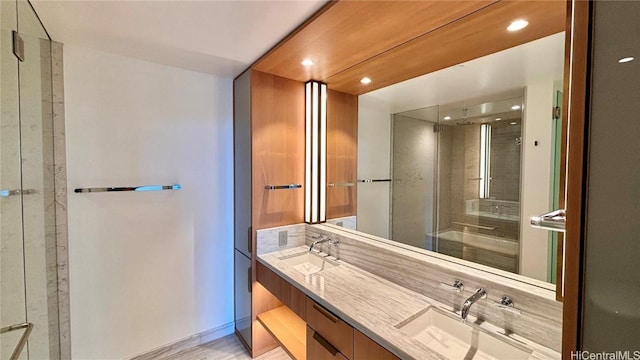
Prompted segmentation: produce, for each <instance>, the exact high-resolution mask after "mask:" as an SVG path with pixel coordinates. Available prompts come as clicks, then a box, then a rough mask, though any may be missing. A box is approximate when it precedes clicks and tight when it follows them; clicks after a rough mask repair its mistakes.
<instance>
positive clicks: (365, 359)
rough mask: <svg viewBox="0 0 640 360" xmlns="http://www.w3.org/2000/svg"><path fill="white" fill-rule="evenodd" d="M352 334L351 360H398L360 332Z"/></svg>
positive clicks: (355, 331)
mask: <svg viewBox="0 0 640 360" xmlns="http://www.w3.org/2000/svg"><path fill="white" fill-rule="evenodd" d="M353 333H354V334H353V360H400V358H399V357H397V356H395V355H393V354H392V353H391V352H390V351H389V350H387V349H385V348H383V347H382V346H380V345H379V344H378V343H376V342H375V341H373V340H371V339H369V338H368V337H367V336H365V335H364V334H363V333H361V332H360V331H358V330H354V332H353Z"/></svg>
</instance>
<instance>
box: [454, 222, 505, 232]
mask: <svg viewBox="0 0 640 360" xmlns="http://www.w3.org/2000/svg"><path fill="white" fill-rule="evenodd" d="M451 223H452V224H455V225H460V226H469V227H474V228H476V229H482V230H491V231H493V230H495V229H496V227H495V226H482V225H476V224H469V223H462V222H457V221H452V222H451Z"/></svg>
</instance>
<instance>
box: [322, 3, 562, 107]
mask: <svg viewBox="0 0 640 360" xmlns="http://www.w3.org/2000/svg"><path fill="white" fill-rule="evenodd" d="M565 8H566V3H565V2H564V1H501V2H498V3H495V4H493V5H491V6H489V7H486V8H484V9H482V10H480V11H477V12H475V13H473V14H470V15H468V16H466V17H464V18H461V19H459V20H457V21H455V22H453V23H450V24H448V25H447V26H445V27H442V28H439V29H437V30H435V31H432V32H430V33H427V34H424V35H422V36H420V37H418V38H416V39H414V40H412V41H410V42H407V43H405V44H403V45H401V46H398V47H396V48H394V49H392V50H389V51H387V52H385V53H382V54H379V55H377V56H375V57H373V58H370V59H368V60H366V61H364V62H361V63H360V64H358V65H356V66H353V67H351V68H349V69H346V70H345V71H343V72H341V73H338V74H336V75H333V76H331V77H329V78H326V79H323V80H324V81H325V82H326V83H327V84H328V86H329V88H331V89H334V90H337V91H341V92H346V93H349V94H355V95H360V94H363V93H366V92H369V91H372V90H375V89H379V88H383V87H385V86H389V85H392V84H395V83H398V82H400V81H404V80H408V79H411V78H414V77H416V76H420V75H424V74H428V73H431V72H433V71H437V70H441V69H444V68H447V67H450V66H453V65H456V64H460V63H463V62H466V61H469V60H473V59H476V58H479V57H482V56H486V55H489V54H492V53H495V52H498V51H502V50H505V49H508V48H511V47H514V46H517V45H521V44H524V43H527V42H530V41H533V40H537V39H540V38H543V37H545V36H549V35H552V34H555V33H558V32H561V31H563V30H564V28H565V23H566V17H565ZM515 19H525V20H527V21H529V26H528V27H526V28H525V29H523V30H521V31H517V32H509V31H507V30H506V27H507V26H508V25H509V24H510V23H511V21H513V20H515ZM364 76H367V77H369V78H371V79H372V80H373V81H372V82H371V83H370V84H369V85H363V84H361V83H360V79H361V78H362V77H364Z"/></svg>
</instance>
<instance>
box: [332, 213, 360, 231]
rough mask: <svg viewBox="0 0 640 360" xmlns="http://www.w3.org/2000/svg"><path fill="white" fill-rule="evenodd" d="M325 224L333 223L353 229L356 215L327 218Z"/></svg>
mask: <svg viewBox="0 0 640 360" xmlns="http://www.w3.org/2000/svg"><path fill="white" fill-rule="evenodd" d="M327 224H333V225H336V226H342V227H343V228H346V229H351V230H355V229H356V217H355V216H346V217H341V218H335V219H329V220H327Z"/></svg>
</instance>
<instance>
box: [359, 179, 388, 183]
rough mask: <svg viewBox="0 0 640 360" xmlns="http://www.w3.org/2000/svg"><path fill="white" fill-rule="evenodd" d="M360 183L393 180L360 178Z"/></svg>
mask: <svg viewBox="0 0 640 360" xmlns="http://www.w3.org/2000/svg"><path fill="white" fill-rule="evenodd" d="M358 182H359V183H374V182H391V179H358Z"/></svg>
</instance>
